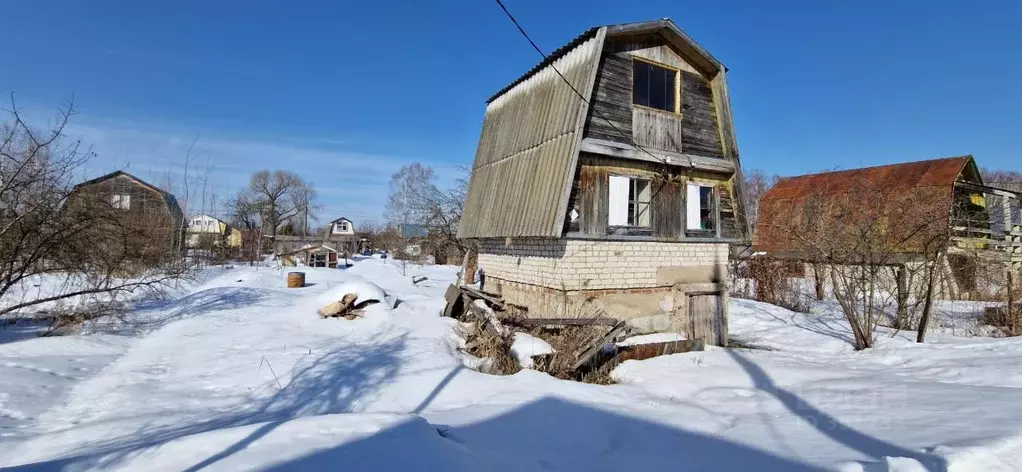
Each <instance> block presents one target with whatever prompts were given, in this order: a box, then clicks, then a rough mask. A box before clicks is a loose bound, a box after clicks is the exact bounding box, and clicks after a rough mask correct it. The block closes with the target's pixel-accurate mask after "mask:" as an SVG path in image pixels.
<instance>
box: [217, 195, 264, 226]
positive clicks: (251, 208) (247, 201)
mask: <svg viewBox="0 0 1022 472" xmlns="http://www.w3.org/2000/svg"><path fill="white" fill-rule="evenodd" d="M225 207H226V211H227V217H228V218H229V219H230V220H231V224H233V225H234V226H236V227H238V228H242V229H245V230H258V229H259V226H260V221H259V205H258V204H257V203H256V201H254V200H253V198H252V195H250V194H249V193H248V192H246V191H245V190H242V191H240V192H238V193H237V194H236V195H234V196H233V197H231V198H229V199H228V200H227V203H226V204H225Z"/></svg>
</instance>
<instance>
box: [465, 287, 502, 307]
mask: <svg viewBox="0 0 1022 472" xmlns="http://www.w3.org/2000/svg"><path fill="white" fill-rule="evenodd" d="M459 288H460V289H461V291H462V292H463V293H465V294H466V295H468V296H469V297H470V298H472V299H473V300H474V299H483V300H486V301H488V302H490V303H491V304H493V306H494V307H496V308H497V309H498V310H503V309H504V300H501V299H500V297H499V296H498V295H496V294H490V293H486V292H483V291H482V290H479V289H477V288H475V287H469V286H467V285H462V286H461V287H459Z"/></svg>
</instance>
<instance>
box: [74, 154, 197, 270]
mask: <svg viewBox="0 0 1022 472" xmlns="http://www.w3.org/2000/svg"><path fill="white" fill-rule="evenodd" d="M68 200H69V203H70V204H71V205H94V206H93V208H97V209H98V208H103V209H104V210H110V209H112V210H114V212H113V213H114V214H115V215H116V216H117V220H118V221H119V222H120V224H121V228H120V229H118V230H119V231H122V232H125V231H126V230H129V229H130V230H131V233H132V235H133V236H136V237H137V238H136V241H134V242H131V243H130V244H131V245H132V246H135V247H129V248H127V249H129V250H131V251H130V252H137V253H138V254H134V256H138V257H145V258H151V257H162V256H165V255H168V254H171V253H175V252H178V251H180V249H181V243H182V238H183V228H182V225H183V219H184V218H183V215H182V212H181V207H180V206H179V205H178V202H177V198H175V197H174V195H172V194H171V193H170V192H167V191H165V190H162V189H160V188H158V187H156V186H155V185H152V184H150V183H148V182H146V181H144V180H142V179H140V178H138V177H135V176H134V175H131V174H129V173H127V172H124V171H121V170H119V171H116V172H111V173H109V174H106V175H104V176H101V177H97V178H95V179H92V180H89V181H86V182H82V183H80V184H78V185H77V186H75V188H74V189H73V191H72V192H71V195H70V196H69V198H68ZM95 205H99V206H95ZM111 230H112V231H113V229H111Z"/></svg>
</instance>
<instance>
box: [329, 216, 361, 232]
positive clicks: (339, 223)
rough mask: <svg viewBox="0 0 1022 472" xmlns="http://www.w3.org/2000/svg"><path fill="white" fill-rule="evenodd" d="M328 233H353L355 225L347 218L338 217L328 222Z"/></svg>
mask: <svg viewBox="0 0 1022 472" xmlns="http://www.w3.org/2000/svg"><path fill="white" fill-rule="evenodd" d="M327 231H329V233H330V235H331V236H333V235H335V234H336V235H354V234H355V225H353V224H352V223H351V220H349V219H347V218H343V217H342V218H338V219H336V220H333V221H331V222H330V226H329V228H328V229H327Z"/></svg>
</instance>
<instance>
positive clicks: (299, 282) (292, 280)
mask: <svg viewBox="0 0 1022 472" xmlns="http://www.w3.org/2000/svg"><path fill="white" fill-rule="evenodd" d="M304 286H305V272H288V273H287V288H299V287H304Z"/></svg>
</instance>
